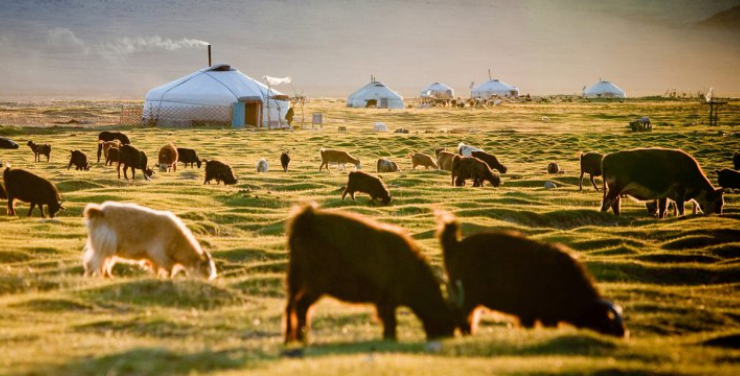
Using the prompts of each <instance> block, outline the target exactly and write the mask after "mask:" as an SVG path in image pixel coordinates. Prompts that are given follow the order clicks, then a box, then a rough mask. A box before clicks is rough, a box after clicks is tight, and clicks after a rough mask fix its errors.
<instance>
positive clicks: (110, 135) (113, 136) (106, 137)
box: [98, 131, 131, 163]
mask: <svg viewBox="0 0 740 376" xmlns="http://www.w3.org/2000/svg"><path fill="white" fill-rule="evenodd" d="M113 140H117V141H119V142H120V143H121V145H128V144H130V143H131V141H130V140H129V139H128V136H126V135H125V134H123V133H121V132H111V131H102V132H100V134H99V135H98V163H100V155H101V154H102V152H103V143H101V142H100V141H103V142H106V141H113Z"/></svg>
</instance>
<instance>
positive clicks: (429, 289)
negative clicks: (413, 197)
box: [285, 205, 455, 343]
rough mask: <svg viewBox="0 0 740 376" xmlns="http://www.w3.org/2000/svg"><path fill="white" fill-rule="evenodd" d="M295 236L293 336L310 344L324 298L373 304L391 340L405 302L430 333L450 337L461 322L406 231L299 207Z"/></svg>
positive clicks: (291, 233)
mask: <svg viewBox="0 0 740 376" xmlns="http://www.w3.org/2000/svg"><path fill="white" fill-rule="evenodd" d="M286 228H287V234H288V249H289V253H290V261H289V263H288V275H287V289H288V291H287V293H288V302H287V305H286V308H285V328H286V331H285V342H286V343H289V342H292V341H302V342H304V343H305V342H308V338H307V337H308V332H309V328H310V317H309V311H310V308H311V306H312V305H313V304H314V303H316V302H317V301H318V300H319V299H320V298H321V297H322V296H324V295H329V296H332V297H334V298H337V299H339V300H343V301H347V302H351V303H370V304H374V305H375V306H376V308H377V314H378V317H379V318H380V320H381V322H382V323H383V338H385V339H391V340H395V339H396V315H395V311H396V308H397V307H398V306H407V307H409V308H410V309H411V311H412V312H413V313H414V314H415V315H416V316H417V317H418V318H419V320H421V322H422V324H423V327H424V331H425V332H426V336H427V338H428V339H434V338H439V337H450V336H452V335H453V333H454V328H455V322H454V318H453V315H452V312H451V310H450V308H449V307H448V305H447V304H446V302H445V300H444V298H443V296H442V292H441V291H440V286H439V284H438V282H437V278H436V277H435V275H434V273H433V271H432V269H431V267H430V266H429V264H428V263H427V262H426V260H425V258H424V256H423V255H422V253H421V251H420V249H419V248H418V246H417V245H416V243H415V242H414V241H413V240H412V239H411V237H410V236H408V235H407V234H406V233H405V232H402V231H401V230H399V229H397V228H395V227H391V226H388V225H383V224H380V223H378V222H375V221H374V220H372V219H370V218H366V217H362V216H360V215H358V214H350V213H346V212H337V211H322V210H319V209H317V208H315V207H314V206H309V205H306V206H303V207H299V208H297V209H294V210H293V213H292V214H291V216H290V218H289V220H288V223H287V224H286Z"/></svg>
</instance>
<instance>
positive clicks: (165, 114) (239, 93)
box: [143, 64, 290, 128]
mask: <svg viewBox="0 0 740 376" xmlns="http://www.w3.org/2000/svg"><path fill="white" fill-rule="evenodd" d="M289 108H290V101H289V98H288V97H287V96H286V95H284V94H281V93H280V92H278V91H275V90H272V89H268V88H267V86H265V85H264V84H263V83H261V82H258V81H256V80H254V79H252V78H251V77H249V76H247V75H245V74H244V73H242V72H240V71H238V70H236V69H234V68H232V67H231V66H229V65H227V64H217V65H213V66H211V67H208V68H203V69H201V70H198V71H196V72H193V73H191V74H189V75H187V76H185V77H182V78H178V79H176V80H174V81H172V82H170V83H167V84H164V85H162V86H159V87H156V88H154V89H152V90H149V92H148V93H147V94H146V97H145V102H144V113H143V121H144V122H148V123H151V124H155V125H162V126H191V125H199V124H231V125H232V126H234V127H236V128H242V127H244V126H253V127H269V128H276V127H287V126H288V123H287V121H286V120H285V114H286V113H287V112H288V109H289Z"/></svg>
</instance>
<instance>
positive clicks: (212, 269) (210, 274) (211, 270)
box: [196, 252, 217, 281]
mask: <svg viewBox="0 0 740 376" xmlns="http://www.w3.org/2000/svg"><path fill="white" fill-rule="evenodd" d="M196 272H197V274H198V275H199V276H201V277H203V278H207V279H208V280H209V281H212V280H214V279H216V277H217V273H216V264H215V263H214V262H213V257H211V254H210V253H208V252H205V253H204V255H203V258H202V259H201V260H200V261H198V264H197V265H196Z"/></svg>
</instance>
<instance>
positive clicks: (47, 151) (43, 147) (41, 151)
mask: <svg viewBox="0 0 740 376" xmlns="http://www.w3.org/2000/svg"><path fill="white" fill-rule="evenodd" d="M27 145H28V147H29V148H31V151H33V161H34V162H40V161H41V156H42V155H45V156H46V161H47V162H49V159H50V158H51V145H49V144H37V143H35V142H33V141H28V143H27Z"/></svg>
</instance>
